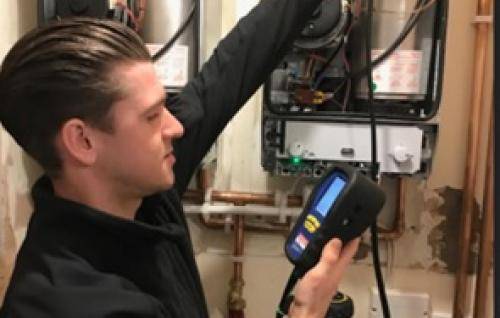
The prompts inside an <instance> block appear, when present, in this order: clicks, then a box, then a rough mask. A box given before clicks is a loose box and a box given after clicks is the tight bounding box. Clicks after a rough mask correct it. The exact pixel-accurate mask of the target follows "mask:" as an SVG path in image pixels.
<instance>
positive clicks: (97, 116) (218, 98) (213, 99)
mask: <svg viewBox="0 0 500 318" xmlns="http://www.w3.org/2000/svg"><path fill="white" fill-rule="evenodd" d="M320 2H321V1H320V0H286V1H285V0H266V1H262V3H261V4H259V5H258V6H257V7H256V8H254V10H253V11H252V12H251V13H250V14H249V15H248V16H247V17H245V18H243V19H242V20H241V21H240V22H239V23H238V25H237V26H236V27H235V28H234V29H233V30H232V32H230V34H229V35H228V36H227V37H226V38H225V39H224V40H222V41H221V42H220V44H219V46H218V47H217V49H216V50H215V52H214V54H213V56H212V57H211V58H210V60H209V61H208V62H207V63H206V64H205V65H204V67H203V69H202V70H201V72H200V74H199V75H198V76H197V77H196V78H195V79H194V80H192V81H191V82H190V83H189V84H188V85H187V86H186V87H185V88H184V90H183V91H182V93H180V94H179V95H177V96H176V97H175V98H172V99H171V100H169V103H167V105H166V106H167V107H166V108H165V107H164V105H165V102H166V94H165V91H164V88H163V87H162V85H161V84H160V82H159V81H158V79H157V77H156V75H155V72H154V68H153V65H152V63H151V59H150V56H149V54H148V52H147V50H146V48H145V47H144V45H143V43H142V42H141V40H140V38H139V37H138V36H137V35H136V34H135V33H134V32H133V31H131V30H129V29H127V28H126V27H123V26H122V25H120V24H117V23H114V22H111V21H98V20H93V19H84V18H80V19H71V20H64V21H61V22H58V23H55V24H52V25H50V26H47V27H44V28H41V29H37V30H34V31H32V32H30V33H29V34H27V35H25V36H24V37H23V38H22V39H21V40H20V41H19V42H17V43H16V45H15V46H14V47H13V48H12V49H11V51H10V52H9V53H8V55H7V56H6V58H5V60H4V62H3V64H2V69H1V72H0V119H1V122H2V124H3V125H4V127H5V128H6V129H7V131H8V132H9V133H10V134H11V135H12V136H13V137H14V138H15V140H16V141H17V142H18V143H19V145H21V146H22V147H23V149H24V150H26V152H27V153H28V154H30V155H31V156H32V157H33V158H35V159H36V160H37V161H38V162H39V163H40V164H41V166H42V167H43V168H44V170H45V172H46V174H45V175H44V176H42V177H41V178H40V179H39V180H38V181H37V182H36V184H35V185H34V187H33V190H32V195H33V200H34V213H33V216H32V219H31V220H30V224H29V227H28V231H27V235H26V239H25V241H24V243H23V246H22V247H21V250H20V252H19V254H18V257H17V261H16V265H15V270H14V273H13V276H12V280H11V283H10V285H9V288H8V290H7V294H6V297H5V301H4V305H3V307H2V309H1V310H0V317H16V318H17V317H28V318H44V317H64V318H73V317H82V318H83V317H85V318H89V317H106V318H111V317H190V318H193V317H208V313H207V308H206V304H205V298H204V295H203V291H202V286H201V282H200V278H199V274H198V270H197V268H196V264H195V261H194V256H193V251H192V246H191V241H190V238H189V233H188V229H187V226H186V221H185V218H184V215H183V213H182V205H181V200H180V197H182V194H183V193H184V191H185V189H186V187H187V184H188V181H189V179H190V178H191V176H192V174H193V172H194V170H195V168H196V166H197V165H198V164H199V162H200V161H201V159H202V158H203V156H204V155H205V153H206V152H207V150H208V149H209V148H210V146H211V145H212V143H213V142H214V141H215V139H216V137H217V136H218V135H219V133H220V132H221V131H222V129H223V128H224V127H225V125H226V124H227V122H228V121H229V120H230V119H231V118H232V117H233V115H234V114H235V113H236V112H237V111H238V109H239V108H240V107H241V105H243V104H244V102H245V101H246V100H247V99H248V98H249V97H250V96H251V95H252V94H253V93H254V92H255V91H256V89H257V88H258V87H259V86H260V85H261V83H262V82H263V81H264V80H265V79H266V78H267V76H268V75H269V73H270V72H271V71H272V69H273V68H274V67H275V65H276V64H277V63H278V61H279V60H280V59H281V58H282V56H283V54H284V53H285V51H286V49H287V48H288V47H289V46H290V44H291V42H292V40H293V38H294V36H295V35H296V34H297V33H298V32H299V31H300V30H301V29H302V28H303V27H304V25H305V23H306V20H307V19H308V17H309V16H311V14H312V12H313V11H314V9H315V8H316V7H317V5H318V4H319V3H320ZM174 164H175V165H174ZM174 181H175V182H174ZM357 244H358V240H355V241H352V242H351V243H349V244H348V245H347V246H346V247H345V248H343V249H342V251H341V243H340V241H339V240H333V241H331V242H330V243H329V244H328V245H327V246H326V247H325V249H324V251H323V256H322V259H321V261H320V262H319V263H318V265H317V266H316V267H315V268H313V269H312V270H311V271H310V272H308V273H307V274H306V275H305V276H304V278H303V279H302V280H301V281H300V282H299V284H298V285H297V288H296V293H295V301H294V302H293V303H292V305H291V309H290V316H292V317H324V314H325V312H326V310H327V306H328V304H329V302H330V300H331V298H332V296H333V295H334V293H335V290H336V288H337V285H338V283H339V280H340V276H341V275H342V273H343V271H344V270H345V268H346V267H347V264H348V263H349V261H350V260H351V259H352V257H353V254H354V253H355V251H356V249H357ZM270 315H272V313H270Z"/></svg>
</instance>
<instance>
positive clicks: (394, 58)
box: [372, 50, 422, 94]
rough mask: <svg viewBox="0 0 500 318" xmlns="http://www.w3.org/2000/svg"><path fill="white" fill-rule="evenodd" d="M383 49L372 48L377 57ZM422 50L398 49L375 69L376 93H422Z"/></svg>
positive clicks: (373, 54) (373, 55)
mask: <svg viewBox="0 0 500 318" xmlns="http://www.w3.org/2000/svg"><path fill="white" fill-rule="evenodd" d="M382 52H383V50H372V59H376V58H377V57H378V56H379V55H380V54H382ZM421 69H422V51H418V50H396V51H394V53H392V54H391V55H390V56H389V57H388V58H387V59H386V60H385V61H383V62H382V63H380V64H379V65H378V66H376V67H375V68H374V69H373V82H374V83H375V92H376V93H399V94H418V93H420V72H421Z"/></svg>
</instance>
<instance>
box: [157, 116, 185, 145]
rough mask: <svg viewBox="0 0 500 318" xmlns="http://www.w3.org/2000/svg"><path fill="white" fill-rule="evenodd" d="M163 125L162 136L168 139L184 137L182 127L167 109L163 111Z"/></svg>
mask: <svg viewBox="0 0 500 318" xmlns="http://www.w3.org/2000/svg"><path fill="white" fill-rule="evenodd" d="M165 113H166V114H165V118H166V120H165V124H164V127H163V132H162V133H163V136H164V137H165V138H169V139H177V138H180V137H182V135H184V126H182V124H181V123H180V122H179V121H178V120H177V118H175V116H174V115H172V114H171V113H170V112H169V111H168V110H167V109H165Z"/></svg>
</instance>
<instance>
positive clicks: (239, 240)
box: [233, 215, 245, 279]
mask: <svg viewBox="0 0 500 318" xmlns="http://www.w3.org/2000/svg"><path fill="white" fill-rule="evenodd" d="M234 218H235V220H234V225H235V227H234V247H233V255H234V256H236V257H240V256H242V255H243V243H244V239H245V238H244V230H243V229H244V220H245V217H244V216H242V215H236V216H235V217H234ZM234 276H235V279H242V277H243V272H242V263H241V262H238V261H236V262H234Z"/></svg>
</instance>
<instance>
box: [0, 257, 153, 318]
mask: <svg viewBox="0 0 500 318" xmlns="http://www.w3.org/2000/svg"><path fill="white" fill-rule="evenodd" d="M19 257H20V258H21V259H19V260H18V263H17V265H16V269H15V272H14V274H13V276H12V279H11V282H10V285H9V288H8V291H7V294H6V297H5V299H4V307H3V308H2V310H1V311H0V317H2V318H3V317H66V318H70V317H75V318H77V317H78V318H80V317H82V318H83V317H107V315H108V314H110V313H115V312H119V311H120V310H122V309H123V308H126V309H127V311H130V312H136V311H138V312H140V313H142V314H144V315H146V314H147V315H152V311H153V308H154V307H155V306H154V303H155V300H154V299H153V298H151V297H150V296H149V295H147V294H144V293H142V292H141V291H140V290H139V289H138V288H137V287H136V286H135V285H134V284H133V283H131V282H130V281H128V280H127V279H124V278H122V277H120V276H118V275H115V274H111V273H106V272H103V271H99V270H96V269H95V268H93V267H92V266H91V265H90V264H88V263H87V262H85V261H84V260H82V259H79V258H78V257H76V256H75V257H71V256H64V257H63V256H60V255H49V256H47V255H45V256H44V257H38V256H33V255H28V254H20V255H19ZM26 261H31V263H30V264H28V263H27V262H26ZM122 301H123V302H124V303H125V305H124V304H121V302H122ZM127 302H128V304H127ZM132 304H135V305H132ZM127 311H125V312H127ZM152 317H154V316H152Z"/></svg>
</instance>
